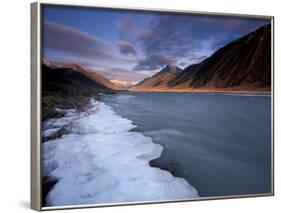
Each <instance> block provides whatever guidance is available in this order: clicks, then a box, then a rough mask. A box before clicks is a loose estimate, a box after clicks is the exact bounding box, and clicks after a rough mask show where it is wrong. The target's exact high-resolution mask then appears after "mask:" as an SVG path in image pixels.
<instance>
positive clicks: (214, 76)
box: [136, 25, 271, 91]
mask: <svg viewBox="0 0 281 213" xmlns="http://www.w3.org/2000/svg"><path fill="white" fill-rule="evenodd" d="M161 72H162V71H160V72H159V73H157V74H156V75H154V76H159V75H158V74H160V73H161ZM154 76H152V78H154ZM150 79H151V78H150ZM150 79H147V80H144V82H146V81H151V80H150ZM162 81H164V82H165V84H162V83H160V84H158V86H160V89H163V90H198V91H199V90H208V89H210V90H218V91H220V90H221V91H223V90H226V91H231V90H233V91H239V90H241V91H243V90H244V91H270V88H271V26H270V25H265V26H262V27H260V28H258V29H257V30H256V31H254V32H252V33H249V34H247V35H245V36H243V37H241V38H239V39H237V40H234V41H232V42H230V43H229V44H227V45H225V46H224V47H222V48H220V49H219V50H217V51H216V52H215V53H213V54H212V55H211V56H210V57H208V58H207V59H205V60H203V61H202V62H201V63H198V64H193V65H190V66H188V67H186V68H185V69H184V70H183V71H181V72H178V73H176V74H175V75H174V76H173V77H172V78H169V79H165V78H163V79H161V75H160V77H158V78H157V82H162ZM137 86H138V88H136V90H141V89H143V88H146V89H147V88H148V87H150V89H151V90H153V89H155V88H156V87H157V85H155V84H143V83H142V82H141V83H140V84H138V85H137Z"/></svg>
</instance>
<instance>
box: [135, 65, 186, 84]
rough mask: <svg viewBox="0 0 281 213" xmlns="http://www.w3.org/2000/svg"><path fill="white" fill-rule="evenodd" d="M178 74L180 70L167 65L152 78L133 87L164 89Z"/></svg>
mask: <svg viewBox="0 0 281 213" xmlns="http://www.w3.org/2000/svg"><path fill="white" fill-rule="evenodd" d="M180 72H182V69H181V68H179V67H177V66H175V65H170V64H169V65H167V66H166V67H165V68H163V69H162V70H161V71H160V72H158V73H156V74H155V75H153V76H152V77H150V78H146V79H144V80H143V81H141V82H139V83H138V84H136V86H135V87H147V88H149V87H166V86H168V84H169V82H170V81H172V80H173V79H174V78H175V77H176V76H177V75H178V74H179V73H180Z"/></svg>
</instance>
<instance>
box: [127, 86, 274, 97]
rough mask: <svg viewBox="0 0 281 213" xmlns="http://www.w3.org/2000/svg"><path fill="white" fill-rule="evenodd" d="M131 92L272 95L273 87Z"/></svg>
mask: <svg viewBox="0 0 281 213" xmlns="http://www.w3.org/2000/svg"><path fill="white" fill-rule="evenodd" d="M129 91H130V92H186V93H231V94H256V95H271V93H272V92H271V88H268V87H266V88H248V87H247V88H243V87H232V88H172V89H171V88H137V87H136V88H131V89H129Z"/></svg>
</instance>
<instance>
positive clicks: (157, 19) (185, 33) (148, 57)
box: [117, 14, 268, 70]
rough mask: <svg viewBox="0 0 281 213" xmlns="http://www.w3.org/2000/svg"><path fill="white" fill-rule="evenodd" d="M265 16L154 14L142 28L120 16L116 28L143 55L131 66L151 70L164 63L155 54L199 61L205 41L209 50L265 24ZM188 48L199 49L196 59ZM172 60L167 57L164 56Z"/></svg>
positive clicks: (193, 50)
mask: <svg viewBox="0 0 281 213" xmlns="http://www.w3.org/2000/svg"><path fill="white" fill-rule="evenodd" d="M267 23H268V21H267V20H261V19H249V18H238V17H235V18H233V17H224V16H209V15H208V16H207V15H206V16H204V15H200V16H198V15H183V14H170V15H163V14H161V15H160V14H157V15H155V16H154V19H153V22H151V23H150V25H149V26H148V27H147V29H144V28H141V27H139V26H137V25H136V24H134V23H133V22H132V21H130V20H122V22H119V23H118V26H117V29H118V32H119V35H120V37H121V38H123V40H126V41H131V42H132V41H134V42H138V44H140V46H141V48H142V51H143V53H144V56H145V57H144V59H143V60H140V61H139V62H138V64H137V65H136V66H135V68H134V70H138V69H146V70H154V69H155V68H160V67H161V66H164V62H165V60H158V58H157V57H155V55H162V56H164V57H165V58H167V59H168V58H170V59H173V61H172V62H173V63H175V61H182V60H180V59H184V58H185V59H186V61H190V62H192V61H199V60H201V59H203V58H204V57H206V55H204V54H203V55H202V54H201V53H200V52H202V50H203V49H204V48H206V47H205V44H206V43H208V46H209V50H210V51H214V50H216V49H217V48H219V47H221V46H223V45H225V44H226V43H228V42H230V41H232V40H233V39H236V38H238V37H240V36H243V35H245V34H246V33H249V32H251V31H253V30H255V29H256V28H257V27H259V26H261V25H264V24H267ZM190 52H192V53H196V52H198V53H200V54H201V58H199V56H198V58H197V59H196V60H195V58H194V57H191V56H189V54H190ZM167 62H168V63H171V61H170V60H167ZM179 63H180V62H179Z"/></svg>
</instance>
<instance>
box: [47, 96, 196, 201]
mask: <svg viewBox="0 0 281 213" xmlns="http://www.w3.org/2000/svg"><path fill="white" fill-rule="evenodd" d="M92 105H93V106H92V107H91V108H90V109H89V110H88V111H87V112H85V113H82V115H81V114H79V113H78V112H76V111H73V110H70V111H67V112H66V116H65V117H63V118H60V119H50V120H49V121H47V122H45V124H44V128H45V130H44V131H45V134H47V133H48V131H49V132H53V131H54V129H55V128H61V127H63V125H65V124H66V123H68V124H69V122H71V128H70V130H69V134H66V135H64V136H62V137H61V138H57V139H55V140H52V141H47V142H45V143H43V144H42V146H43V175H44V176H50V177H54V178H56V179H58V182H57V183H56V185H55V186H54V187H53V189H52V190H51V191H50V192H49V194H48V196H47V205H48V206H61V205H81V204H106V203H116V202H117V203H120V202H136V201H138V202H139V201H160V200H175V199H190V198H196V197H198V193H197V191H196V190H195V189H194V188H193V187H192V186H191V185H190V184H189V183H188V182H187V181H186V180H185V179H183V178H178V177H174V176H173V175H172V174H171V173H169V172H167V171H165V170H161V169H159V168H154V167H150V166H149V161H150V160H152V159H155V158H157V157H159V156H160V155H161V152H162V149H163V148H162V146H160V145H158V144H154V143H153V142H152V139H151V138H150V137H147V136H144V135H143V134H141V133H138V132H131V131H130V130H132V129H133V128H134V127H135V125H133V124H132V121H130V120H128V119H126V118H122V117H121V116H119V115H117V114H115V112H114V111H113V110H112V109H111V107H110V106H108V105H106V104H104V103H102V102H95V101H93V104H92Z"/></svg>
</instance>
